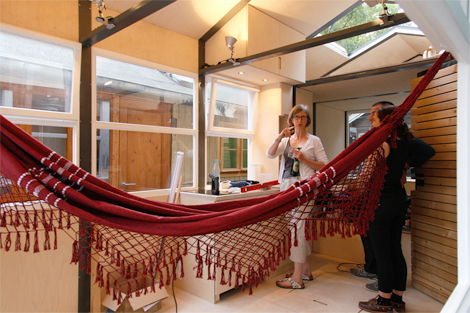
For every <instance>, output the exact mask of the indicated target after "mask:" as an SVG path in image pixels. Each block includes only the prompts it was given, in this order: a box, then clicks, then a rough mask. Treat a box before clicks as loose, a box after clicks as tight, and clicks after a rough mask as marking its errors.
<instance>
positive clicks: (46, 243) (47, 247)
mask: <svg viewBox="0 0 470 313" xmlns="http://www.w3.org/2000/svg"><path fill="white" fill-rule="evenodd" d="M44 235H45V236H46V239H45V240H44V251H47V250H51V238H50V237H49V231H48V230H45V231H44Z"/></svg>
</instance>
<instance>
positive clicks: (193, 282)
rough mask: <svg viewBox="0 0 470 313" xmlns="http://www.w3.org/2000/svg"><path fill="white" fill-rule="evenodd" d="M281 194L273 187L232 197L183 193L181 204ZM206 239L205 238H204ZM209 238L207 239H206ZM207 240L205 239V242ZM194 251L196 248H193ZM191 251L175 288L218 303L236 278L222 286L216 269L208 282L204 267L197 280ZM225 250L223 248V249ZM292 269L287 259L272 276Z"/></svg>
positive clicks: (232, 286)
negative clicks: (213, 276) (181, 277)
mask: <svg viewBox="0 0 470 313" xmlns="http://www.w3.org/2000/svg"><path fill="white" fill-rule="evenodd" d="M276 192H279V187H273V188H272V189H268V190H255V191H250V192H246V193H241V194H232V195H221V196H213V195H209V194H200V193H196V192H182V193H181V204H192V205H197V204H207V203H215V202H224V201H233V200H241V199H249V198H255V197H261V196H267V195H270V194H273V193H276ZM202 237H204V236H202ZM206 238H207V237H206ZM205 240H207V239H204V240H203V241H205ZM191 249H193V250H194V248H191ZM191 249H190V253H189V254H188V255H187V256H185V257H184V258H183V266H184V278H183V279H178V280H176V281H175V286H176V287H178V288H181V289H183V290H185V291H187V292H189V293H191V294H193V295H195V296H197V297H199V298H202V299H204V300H206V301H209V302H211V303H216V302H217V301H219V300H220V295H221V294H222V293H224V292H226V291H228V290H230V289H232V288H234V286H235V280H234V279H235V277H233V278H232V284H231V286H229V285H228V284H226V285H222V284H220V277H221V269H220V268H217V269H216V277H215V280H207V266H204V267H203V271H204V274H203V278H196V274H195V269H194V268H195V265H196V261H195V259H194V254H195V251H192V250H191ZM222 249H223V248H222ZM291 268H292V262H291V261H290V260H289V259H288V258H287V259H286V260H283V261H281V262H280V266H279V268H278V269H277V270H276V271H274V272H271V273H270V275H271V276H275V275H279V274H280V273H283V272H286V271H287V270H289V269H291ZM225 277H228V274H227V270H226V272H225Z"/></svg>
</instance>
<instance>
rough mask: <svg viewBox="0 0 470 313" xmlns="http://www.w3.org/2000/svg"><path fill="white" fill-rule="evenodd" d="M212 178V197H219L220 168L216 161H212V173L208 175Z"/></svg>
mask: <svg viewBox="0 0 470 313" xmlns="http://www.w3.org/2000/svg"><path fill="white" fill-rule="evenodd" d="M209 177H210V178H212V187H211V191H212V194H213V195H219V182H220V167H219V162H218V161H217V159H216V160H215V161H214V166H213V167H212V173H211V174H210V175H209Z"/></svg>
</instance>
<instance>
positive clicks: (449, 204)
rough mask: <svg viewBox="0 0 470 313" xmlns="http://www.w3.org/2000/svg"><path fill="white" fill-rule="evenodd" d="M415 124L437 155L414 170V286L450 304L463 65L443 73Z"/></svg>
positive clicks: (416, 112) (414, 115) (421, 102)
mask: <svg viewBox="0 0 470 313" xmlns="http://www.w3.org/2000/svg"><path fill="white" fill-rule="evenodd" d="M420 79H421V78H417V79H414V80H413V81H412V86H413V87H415V86H416V85H417V84H418V82H419V81H420ZM411 123H412V124H411V130H412V132H413V135H415V136H416V137H418V138H420V139H422V140H424V141H425V142H427V143H428V144H430V145H431V146H432V147H433V148H434V149H435V150H436V155H435V156H434V157H433V158H432V159H431V160H430V161H428V162H427V163H426V164H425V165H424V166H423V167H422V168H421V169H414V170H413V172H414V173H416V176H417V179H416V190H415V191H413V192H412V193H411V195H412V201H411V241H412V243H411V249H412V252H411V253H412V279H413V287H415V288H416V289H419V290H421V291H422V292H424V293H426V294H428V295H430V296H431V297H433V298H435V299H437V300H439V301H441V302H443V303H444V302H446V300H447V298H448V297H449V296H450V294H451V292H452V290H454V288H455V285H456V284H457V190H456V172H457V162H456V151H457V135H456V134H457V65H452V66H449V67H447V68H444V69H441V70H440V71H439V72H438V74H437V75H436V77H435V78H434V80H433V81H432V82H431V83H430V84H429V85H428V87H427V88H426V90H425V91H424V92H423V94H422V95H421V97H420V98H419V99H418V101H416V103H415V105H414V107H413V108H412V110H411Z"/></svg>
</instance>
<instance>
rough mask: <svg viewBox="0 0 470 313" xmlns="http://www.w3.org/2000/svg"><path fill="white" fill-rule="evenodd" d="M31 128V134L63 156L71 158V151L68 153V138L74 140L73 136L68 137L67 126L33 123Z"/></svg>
mask: <svg viewBox="0 0 470 313" xmlns="http://www.w3.org/2000/svg"><path fill="white" fill-rule="evenodd" d="M31 130H32V133H31V135H32V136H33V137H34V138H36V139H37V140H39V141H40V142H41V143H43V144H44V145H45V146H47V147H48V148H50V149H52V150H54V151H55V152H57V153H58V154H60V155H61V156H63V157H65V158H67V159H69V160H71V158H70V156H71V152H70V153H69V154H67V140H72V138H67V128H66V127H56V126H37V125H33V126H32V127H31Z"/></svg>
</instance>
